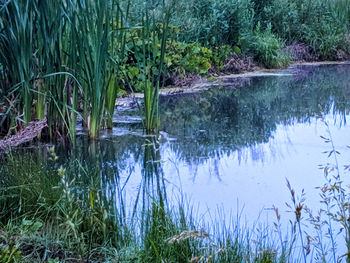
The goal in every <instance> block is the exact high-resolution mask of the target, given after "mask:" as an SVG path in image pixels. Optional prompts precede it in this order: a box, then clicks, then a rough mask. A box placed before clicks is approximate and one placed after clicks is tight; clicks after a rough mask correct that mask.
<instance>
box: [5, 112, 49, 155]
mask: <svg viewBox="0 0 350 263" xmlns="http://www.w3.org/2000/svg"><path fill="white" fill-rule="evenodd" d="M45 127H47V121H46V118H44V119H43V120H40V121H32V122H30V123H29V124H28V126H27V127H26V128H25V129H23V130H22V131H20V132H18V133H17V134H15V135H11V136H8V137H6V138H5V139H3V140H0V150H6V149H9V148H13V147H18V146H20V145H22V144H24V143H27V142H30V141H32V140H33V139H35V138H36V137H38V136H39V134H40V132H41V131H42V129H44V128H45Z"/></svg>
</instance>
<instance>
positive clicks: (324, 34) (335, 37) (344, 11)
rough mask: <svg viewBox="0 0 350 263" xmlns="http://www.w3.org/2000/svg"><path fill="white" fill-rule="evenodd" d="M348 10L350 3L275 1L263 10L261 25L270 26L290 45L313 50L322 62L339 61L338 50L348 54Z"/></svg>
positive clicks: (349, 9)
mask: <svg viewBox="0 0 350 263" xmlns="http://www.w3.org/2000/svg"><path fill="white" fill-rule="evenodd" d="M349 6H350V1H349V0H338V1H328V0H326V1H321V0H312V1H305V0H294V1H287V0H274V1H272V2H271V3H270V4H269V5H267V6H265V7H264V9H263V15H264V17H265V19H264V20H261V23H265V24H268V23H271V24H272V29H273V32H274V33H276V34H277V35H278V36H279V37H281V38H283V39H285V40H286V41H287V42H289V43H292V42H302V43H305V44H307V45H309V46H311V47H312V49H313V50H314V51H315V52H316V53H318V54H319V55H320V57H321V59H337V56H336V53H337V51H338V50H342V51H344V52H345V53H348V46H349V44H348V41H347V34H348V32H349V29H350V27H349V21H350V19H349V18H350V16H349V14H350V7H349Z"/></svg>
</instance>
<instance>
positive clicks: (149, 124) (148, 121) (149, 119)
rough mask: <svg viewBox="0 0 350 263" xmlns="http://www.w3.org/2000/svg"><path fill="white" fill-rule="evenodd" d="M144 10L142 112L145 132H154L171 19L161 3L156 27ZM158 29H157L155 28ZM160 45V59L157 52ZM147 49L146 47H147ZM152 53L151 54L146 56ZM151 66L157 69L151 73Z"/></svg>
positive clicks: (165, 6)
mask: <svg viewBox="0 0 350 263" xmlns="http://www.w3.org/2000/svg"><path fill="white" fill-rule="evenodd" d="M148 9H149V8H148V6H147V5H146V10H145V13H144V18H143V21H142V23H143V24H142V26H143V28H142V38H143V72H144V76H145V78H146V81H145V86H144V110H145V128H146V132H148V133H149V132H154V131H155V130H156V129H157V128H158V127H159V124H160V120H159V88H160V81H161V78H162V76H163V75H164V56H165V49H166V41H167V33H168V26H169V21H170V17H171V13H170V10H171V7H170V6H167V5H166V4H165V1H163V2H162V18H161V20H162V21H161V22H162V23H161V24H159V25H157V23H156V18H155V15H154V13H153V14H152V20H151V19H150V10H148ZM157 27H158V28H157ZM160 39H161V40H160ZM149 41H151V50H147V49H146V44H148V42H149ZM159 45H160V57H159V58H158V57H157V55H156V54H157V52H158V50H159ZM147 47H148V45H147ZM149 52H152V54H151V55H150V54H148V53H149ZM152 65H156V66H157V67H158V69H157V71H156V72H153V71H154V69H152Z"/></svg>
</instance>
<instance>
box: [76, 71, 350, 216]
mask: <svg viewBox="0 0 350 263" xmlns="http://www.w3.org/2000/svg"><path fill="white" fill-rule="evenodd" d="M221 84H222V85H221V86H222V87H217V86H216V87H213V88H211V89H208V90H205V91H202V92H197V93H193V94H177V95H172V96H163V97H162V98H161V107H160V112H161V125H162V127H161V129H160V130H161V132H160V133H159V135H157V136H145V135H144V134H143V131H142V123H141V120H140V119H138V117H137V114H138V112H137V110H134V111H128V110H124V109H119V110H117V115H116V116H117V117H116V119H115V128H114V129H113V131H109V132H105V133H104V134H102V137H101V139H100V140H99V141H97V142H95V143H93V144H89V142H88V140H87V138H86V136H80V139H79V141H78V147H77V149H75V151H73V152H74V154H73V155H72V156H74V158H78V159H79V158H80V159H81V160H85V161H86V160H91V159H93V160H94V161H93V162H92V163H93V165H98V166H100V170H99V172H100V173H101V176H102V177H107V178H108V177H111V176H112V175H113V176H116V175H117V176H118V187H119V190H118V191H116V192H117V194H118V195H123V196H124V198H125V203H128V204H130V207H132V208H133V209H135V208H136V209H137V207H140V208H142V207H145V206H147V203H149V202H151V201H152V200H153V198H154V199H159V198H161V199H166V200H167V201H168V204H169V205H170V206H171V205H172V204H175V203H177V201H178V199H179V198H181V197H182V198H185V199H186V200H187V202H190V203H191V204H192V205H194V206H195V207H198V211H199V215H200V217H201V218H202V217H203V218H208V217H211V216H212V215H213V214H215V210H216V209H218V208H220V210H223V211H224V212H225V213H227V214H228V213H231V212H233V213H236V212H237V211H240V209H242V207H244V209H243V214H244V216H245V218H246V220H247V221H251V220H255V219H256V218H258V216H259V215H260V217H263V218H273V217H274V212H273V211H272V210H271V207H272V205H275V206H277V207H279V208H280V210H282V211H284V210H286V206H285V202H286V201H288V200H289V199H290V194H289V191H288V189H287V187H286V179H288V180H289V181H290V182H291V185H292V186H293V188H295V190H296V192H297V193H300V192H301V191H302V189H305V192H306V198H307V204H308V206H310V207H315V208H316V207H318V203H319V195H318V191H319V190H316V189H315V187H317V186H321V185H323V183H324V177H323V172H322V171H320V170H319V169H318V165H320V164H326V163H328V162H330V163H332V162H333V159H331V158H327V155H326V154H324V153H323V152H324V151H326V150H329V149H330V148H329V147H330V145H329V144H326V143H324V142H323V140H322V139H321V138H320V136H325V137H329V134H328V131H327V129H326V125H325V124H324V122H323V121H322V118H323V119H324V120H325V121H327V122H328V124H329V127H330V131H331V135H332V137H333V140H334V143H335V145H336V148H337V150H338V151H339V152H341V155H340V157H339V158H340V163H341V164H346V163H349V162H350V158H349V157H350V151H349V149H348V148H347V147H346V146H347V145H349V144H350V136H349V135H350V127H349V125H348V123H347V120H348V118H349V109H350V65H332V66H318V67H315V66H299V67H295V68H291V69H288V70H284V71H281V72H279V73H278V74H275V75H270V76H259V77H253V78H248V79H231V80H230V79H229V80H225V81H224V82H222V83H221ZM320 116H323V117H322V118H320ZM71 154H72V153H71ZM92 156H93V157H92ZM96 160H97V161H96ZM87 163H90V164H91V161H87ZM345 180H346V179H345ZM108 185H109V186H108V187H112V188H113V182H110V183H109V184H108ZM111 185H112V186H111ZM112 192H113V191H112ZM146 200H147V201H146Z"/></svg>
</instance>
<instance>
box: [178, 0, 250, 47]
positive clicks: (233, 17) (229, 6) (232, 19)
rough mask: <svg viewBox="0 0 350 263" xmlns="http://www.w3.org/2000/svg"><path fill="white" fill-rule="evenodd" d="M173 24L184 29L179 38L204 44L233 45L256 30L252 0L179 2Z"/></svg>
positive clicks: (195, 0)
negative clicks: (254, 27) (242, 36)
mask: <svg viewBox="0 0 350 263" xmlns="http://www.w3.org/2000/svg"><path fill="white" fill-rule="evenodd" d="M176 7H177V8H176V9H175V13H174V16H173V20H172V24H174V25H176V26H178V27H179V28H180V32H179V36H178V39H179V40H180V41H184V42H199V43H201V44H203V45H211V46H220V45H224V44H227V45H233V44H236V43H237V42H238V40H239V37H240V36H241V35H242V34H243V33H246V32H249V31H251V30H252V28H253V13H254V12H253V8H252V5H251V2H250V1H249V0H237V1H233V0H194V1H190V2H189V1H179V3H178V4H177V5H176Z"/></svg>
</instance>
